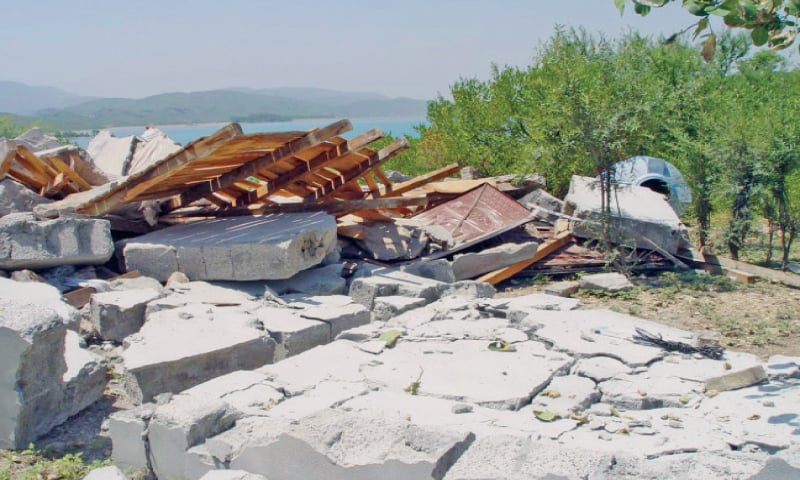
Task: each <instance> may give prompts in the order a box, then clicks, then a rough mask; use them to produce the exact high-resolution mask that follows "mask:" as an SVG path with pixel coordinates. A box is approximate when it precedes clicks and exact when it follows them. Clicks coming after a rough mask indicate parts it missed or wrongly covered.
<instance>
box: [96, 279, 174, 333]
mask: <svg viewBox="0 0 800 480" xmlns="http://www.w3.org/2000/svg"><path fill="white" fill-rule="evenodd" d="M161 296H162V293H161V292H160V291H159V290H154V289H144V290H125V291H114V292H103V293H95V294H93V295H92V298H91V300H90V302H89V308H90V311H91V314H90V315H91V317H90V318H91V322H92V324H93V325H94V328H95V329H96V330H97V333H98V335H99V337H100V338H102V339H103V340H109V341H113V342H121V341H122V340H123V339H124V338H125V337H127V336H128V335H130V334H132V333H136V332H138V331H139V329H140V328H142V325H144V318H145V307H146V306H147V304H148V303H149V302H151V301H153V300H156V299H158V298H160V297H161Z"/></svg>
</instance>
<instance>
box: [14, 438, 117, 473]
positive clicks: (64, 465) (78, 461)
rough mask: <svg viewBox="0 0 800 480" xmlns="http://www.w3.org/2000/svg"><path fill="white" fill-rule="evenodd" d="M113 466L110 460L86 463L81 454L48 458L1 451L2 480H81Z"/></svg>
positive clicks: (30, 452)
mask: <svg viewBox="0 0 800 480" xmlns="http://www.w3.org/2000/svg"><path fill="white" fill-rule="evenodd" d="M107 465H111V461H110V460H104V461H95V462H91V463H86V462H84V461H83V457H82V455H81V454H80V453H74V454H73V453H70V454H67V455H64V456H63V457H60V458H48V457H46V456H45V455H44V454H42V452H39V451H37V450H34V448H33V445H31V446H30V447H28V449H26V450H22V451H9V450H0V480H46V479H58V480H81V479H82V478H83V477H85V476H86V475H87V474H88V473H89V472H90V471H92V470H94V469H96V468H100V467H105V466H107Z"/></svg>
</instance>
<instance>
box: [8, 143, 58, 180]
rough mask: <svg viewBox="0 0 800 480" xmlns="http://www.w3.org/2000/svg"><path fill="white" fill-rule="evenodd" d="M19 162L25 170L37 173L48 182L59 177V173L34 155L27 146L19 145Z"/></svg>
mask: <svg viewBox="0 0 800 480" xmlns="http://www.w3.org/2000/svg"><path fill="white" fill-rule="evenodd" d="M17 161H18V162H20V164H23V165H25V168H27V169H28V170H30V171H31V172H35V173H37V174H39V175H41V176H42V177H44V178H47V179H48V180H51V179H53V178H55V176H56V175H58V172H56V171H55V170H54V169H53V168H52V167H50V165H48V164H46V163H45V162H43V161H42V160H41V159H40V158H39V157H37V156H36V155H34V154H33V152H31V151H30V150H28V148H27V147H26V146H25V145H17Z"/></svg>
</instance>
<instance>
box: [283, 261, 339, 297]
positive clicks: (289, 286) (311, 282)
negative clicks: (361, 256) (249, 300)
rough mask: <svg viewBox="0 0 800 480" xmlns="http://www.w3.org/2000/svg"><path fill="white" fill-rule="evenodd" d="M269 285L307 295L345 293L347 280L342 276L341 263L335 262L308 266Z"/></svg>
mask: <svg viewBox="0 0 800 480" xmlns="http://www.w3.org/2000/svg"><path fill="white" fill-rule="evenodd" d="M270 286H271V287H272V288H274V289H275V290H277V291H287V292H297V293H305V294H308V295H338V294H343V293H345V290H346V289H347V281H346V280H345V279H344V277H342V265H341V264H339V263H337V264H332V265H325V266H323V267H316V268H309V269H308V270H304V271H302V272H300V273H298V274H297V275H295V276H293V277H292V278H288V279H286V280H275V281H272V282H270Z"/></svg>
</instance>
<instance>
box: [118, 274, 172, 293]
mask: <svg viewBox="0 0 800 480" xmlns="http://www.w3.org/2000/svg"><path fill="white" fill-rule="evenodd" d="M108 283H109V286H110V287H111V289H112V290H116V291H126V290H147V289H149V290H156V291H159V292H161V291H163V290H164V287H163V286H162V285H161V282H159V281H158V280H156V279H155V278H152V277H136V278H118V279H116V280H111V281H109V282H108Z"/></svg>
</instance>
